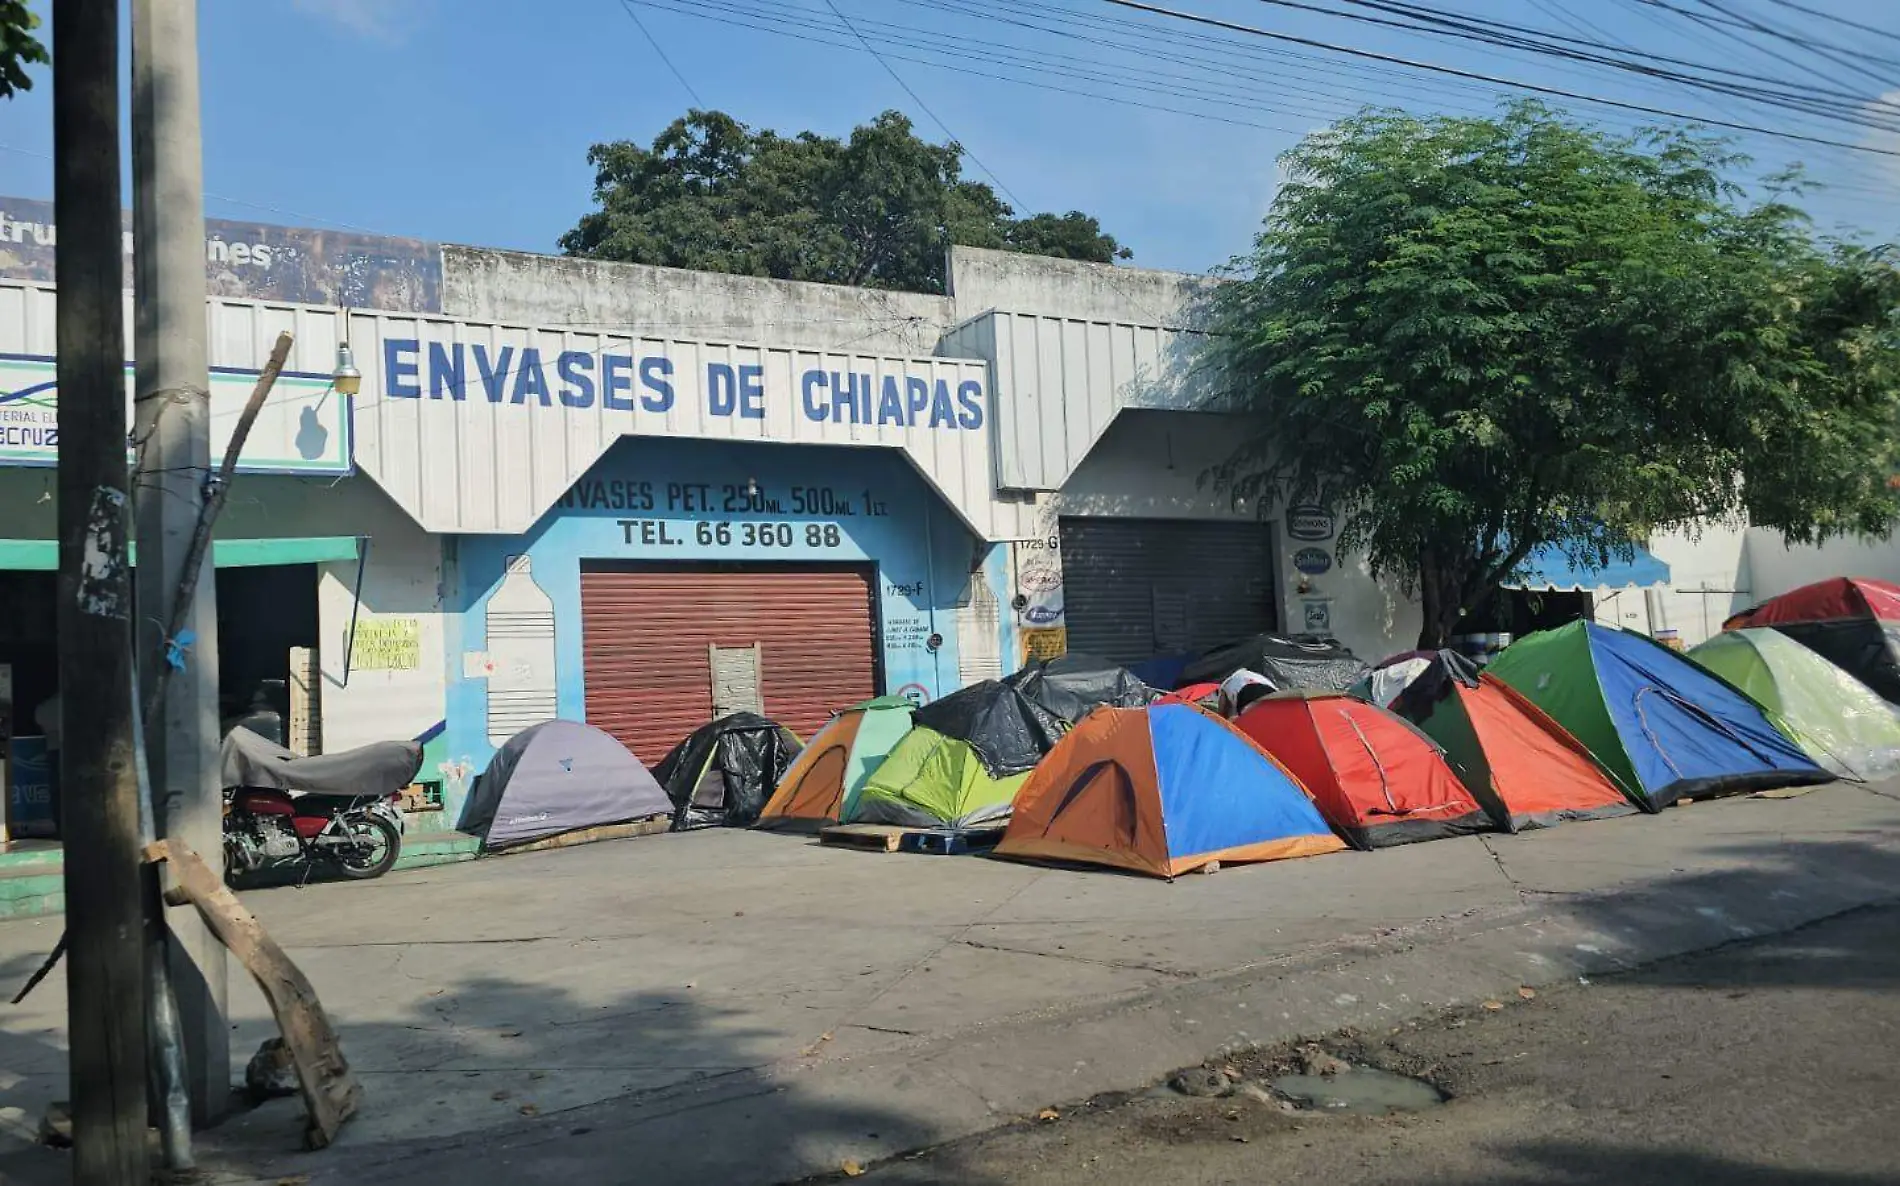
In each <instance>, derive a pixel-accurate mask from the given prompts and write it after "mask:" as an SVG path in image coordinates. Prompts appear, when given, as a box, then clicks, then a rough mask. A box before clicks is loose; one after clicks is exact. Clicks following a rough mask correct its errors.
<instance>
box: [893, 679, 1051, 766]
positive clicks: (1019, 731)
mask: <svg viewBox="0 0 1900 1186" xmlns="http://www.w3.org/2000/svg"><path fill="white" fill-rule="evenodd" d="M911 722H912V724H915V725H923V726H926V727H928V728H931V729H935V730H936V731H937V732H939V733H941V734H943V735H944V736H945V737H954V738H956V739H958V740H959V741H967V742H969V743H970V748H971V749H973V750H975V751H976V756H977V757H978V758H981V759H982V761H983V766H984V768H985V769H987V770H988V771H989V772H990V774H991V775H992V776H993V777H996V778H1007V777H1009V776H1010V775H1012V774H1021V773H1022V772H1023V771H1025V770H1030V769H1033V768H1034V767H1035V765H1036V763H1037V762H1040V761H1041V760H1042V756H1043V755H1044V754H1046V753H1048V752H1049V751H1050V750H1051V749H1053V748H1054V747H1055V744H1056V739H1057V738H1059V737H1061V736H1062V726H1063V722H1062V720H1061V719H1060V718H1058V717H1056V716H1054V715H1052V714H1051V713H1049V712H1048V711H1047V710H1046V709H1044V708H1042V707H1041V706H1039V705H1037V704H1036V703H1035V702H1034V701H1032V700H1030V699H1029V698H1028V697H1027V696H1024V695H1023V694H1022V692H1021V691H1019V690H1017V689H1016V688H1015V687H1014V686H1012V685H1010V684H1007V683H1004V682H1003V681H1001V680H993V679H986V680H984V681H983V682H982V683H980V684H971V685H970V686H969V687H967V688H965V689H963V690H962V691H961V692H952V693H951V694H950V695H948V696H945V697H944V698H943V699H942V700H938V701H934V702H932V703H930V704H926V705H924V706H923V707H922V708H920V709H918V710H917V713H916V715H915V716H913V717H912V718H911Z"/></svg>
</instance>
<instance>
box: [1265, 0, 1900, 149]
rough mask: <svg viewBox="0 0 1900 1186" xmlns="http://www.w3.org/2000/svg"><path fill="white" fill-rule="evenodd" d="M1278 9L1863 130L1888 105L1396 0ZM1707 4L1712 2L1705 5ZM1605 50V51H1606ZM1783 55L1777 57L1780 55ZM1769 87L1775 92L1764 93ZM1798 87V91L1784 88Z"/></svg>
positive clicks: (1286, 4) (1298, 3)
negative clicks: (1672, 86)
mask: <svg viewBox="0 0 1900 1186" xmlns="http://www.w3.org/2000/svg"><path fill="white" fill-rule="evenodd" d="M1257 2H1258V3H1262V4H1270V5H1274V6H1276V7H1280V8H1291V9H1296V10H1299V11H1304V12H1314V13H1320V14H1323V15H1327V16H1334V17H1338V18H1340V19H1342V20H1349V21H1356V22H1359V23H1363V24H1370V25H1377V26H1383V27H1386V28H1393V29H1400V30H1404V31H1406V32H1416V33H1426V34H1429V35H1431V36H1435V37H1444V38H1450V39H1454V40H1460V41H1474V42H1478V43H1481V44H1485V45H1495V46H1500V47H1503V48H1506V49H1515V50H1520V51H1525V52H1528V53H1532V54H1536V55H1538V56H1544V57H1556V58H1564V59H1569V60H1571V61H1576V62H1583V63H1588V64H1591V65H1596V66H1607V67H1609V68H1611V69H1615V70H1622V71H1627V72H1630V73H1635V74H1642V75H1647V76H1649V77H1652V78H1657V79H1662V80H1664V81H1669V82H1674V83H1679V84H1683V85H1686V86H1690V87H1694V88H1696V89H1699V90H1708V91H1713V92H1716V93H1718V94H1727V95H1732V96H1735V97H1737V98H1750V99H1756V100H1761V101H1763V102H1765V103H1767V104H1769V105H1771V106H1779V107H1787V108H1789V109H1792V110H1801V111H1806V112H1809V113H1812V114H1816V115H1821V116H1824V117H1827V118H1835V119H1842V120H1845V121H1846V122H1850V123H1855V124H1858V125H1860V126H1863V127H1874V126H1878V125H1875V124H1874V123H1872V122H1870V121H1869V119H1868V113H1867V111H1866V109H1867V107H1868V106H1869V105H1870V104H1871V105H1874V106H1886V104H1883V103H1882V101H1881V100H1879V99H1878V98H1875V99H1872V100H1870V99H1868V98H1867V97H1866V96H1863V95H1859V94H1855V93H1853V92H1851V91H1842V90H1834V89H1831V88H1817V87H1813V86H1811V85H1806V84H1799V83H1793V82H1789V81H1786V80H1783V79H1777V78H1767V77H1763V76H1762V75H1759V74H1749V73H1747V72H1744V71H1738V70H1732V69H1729V68H1727V67H1723V66H1714V65H1708V64H1704V63H1699V62H1688V61H1684V60H1682V59H1680V58H1668V57H1664V56H1662V55H1659V54H1653V53H1647V52H1644V51H1631V54H1632V57H1636V58H1646V59H1649V60H1650V61H1652V62H1664V63H1669V64H1673V65H1678V66H1686V67H1689V68H1690V69H1692V70H1697V71H1703V72H1705V73H1700V74H1685V73H1682V72H1681V71H1677V70H1663V69H1659V68H1657V67H1655V66H1651V65H1646V64H1644V63H1643V62H1639V61H1633V60H1631V58H1630V57H1624V56H1621V54H1620V52H1619V51H1617V50H1616V49H1615V47H1613V46H1610V45H1606V44H1604V43H1603V42H1600V41H1592V40H1590V39H1588V38H1576V37H1568V36H1565V35H1564V34H1562V33H1555V32H1552V31H1550V30H1545V29H1536V28H1531V27H1528V26H1524V25H1514V24H1510V23H1508V22H1502V21H1492V20H1487V19H1484V18H1477V17H1473V18H1463V17H1456V16H1444V15H1440V14H1438V13H1436V12H1434V11H1432V10H1430V9H1425V8H1421V7H1419V6H1418V5H1415V4H1409V3H1398V2H1394V0H1341V2H1343V3H1346V4H1351V5H1354V6H1356V7H1359V8H1367V9H1371V10H1373V11H1375V12H1382V13H1389V14H1392V15H1394V16H1398V17H1401V18H1404V19H1401V20H1392V19H1389V18H1388V17H1381V16H1368V15H1365V14H1363V13H1352V12H1341V11H1338V10H1336V9H1331V8H1326V7H1323V6H1320V5H1317V4H1312V3H1306V2H1303V0H1257ZM1702 2H1703V3H1708V2H1709V0H1702ZM1606 51H1607V52H1606ZM1776 56H1779V55H1776ZM1783 60H1784V61H1787V62H1788V64H1790V65H1793V66H1795V67H1796V68H1797V69H1803V70H1807V69H1809V68H1808V67H1807V66H1805V65H1804V64H1802V63H1800V62H1795V61H1793V60H1792V59H1783ZM1709 73H1713V74H1724V75H1728V76H1730V77H1731V78H1734V79H1738V80H1740V81H1734V82H1731V81H1728V80H1727V79H1721V78H1711V77H1708V76H1707V75H1708V74H1709ZM1764 86H1766V87H1768V88H1772V89H1763V87H1764ZM1786 88H1799V89H1786ZM1892 113H1893V114H1894V115H1900V106H1894V107H1893V112H1892Z"/></svg>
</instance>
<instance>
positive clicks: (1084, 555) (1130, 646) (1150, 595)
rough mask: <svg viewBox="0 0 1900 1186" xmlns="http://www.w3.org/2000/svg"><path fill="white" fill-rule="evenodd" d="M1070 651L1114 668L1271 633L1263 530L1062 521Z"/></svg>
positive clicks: (1269, 565) (1268, 539)
mask: <svg viewBox="0 0 1900 1186" xmlns="http://www.w3.org/2000/svg"><path fill="white" fill-rule="evenodd" d="M1061 530H1062V588H1063V605H1064V608H1065V610H1066V612H1067V615H1068V627H1069V649H1070V650H1072V651H1082V652H1085V653H1087V654H1091V655H1099V656H1101V657H1102V658H1104V659H1111V660H1114V661H1115V662H1118V663H1138V662H1140V661H1141V660H1143V659H1150V658H1153V657H1154V656H1156V655H1171V654H1183V653H1186V652H1190V651H1202V650H1207V649H1209V648H1211V647H1214V646H1217V645H1219V644H1221V643H1224V642H1230V641H1232V640H1234V639H1237V638H1244V637H1246V636H1247V635H1249V634H1258V633H1260V632H1262V631H1268V630H1274V629H1277V628H1278V617H1277V615H1276V613H1275V610H1274V570H1273V530H1272V525H1271V524H1267V523H1231V522H1209V521H1201V520H1188V519H1098V518H1064V519H1063V520H1062V525H1061Z"/></svg>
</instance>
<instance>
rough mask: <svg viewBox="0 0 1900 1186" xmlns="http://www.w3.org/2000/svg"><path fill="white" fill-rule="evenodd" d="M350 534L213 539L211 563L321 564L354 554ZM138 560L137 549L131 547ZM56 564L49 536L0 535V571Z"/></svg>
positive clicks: (44, 569) (56, 546)
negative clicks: (35, 537) (8, 537)
mask: <svg viewBox="0 0 1900 1186" xmlns="http://www.w3.org/2000/svg"><path fill="white" fill-rule="evenodd" d="M357 544H358V541H357V537H356V536H354V535H296V536H283V537H279V538H276V539H214V540H212V541H211V563H212V564H213V565H214V566H216V567H218V568H262V567H264V566H265V565H270V564H324V563H327V562H329V561H333V560H354V559H356V558H357ZM132 562H133V563H134V564H136V563H138V549H137V548H136V547H134V548H133V550H132ZM58 567H59V544H58V543H57V542H56V541H54V540H50V539H0V571H12V572H52V571H54V570H56V569H57V568H58Z"/></svg>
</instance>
